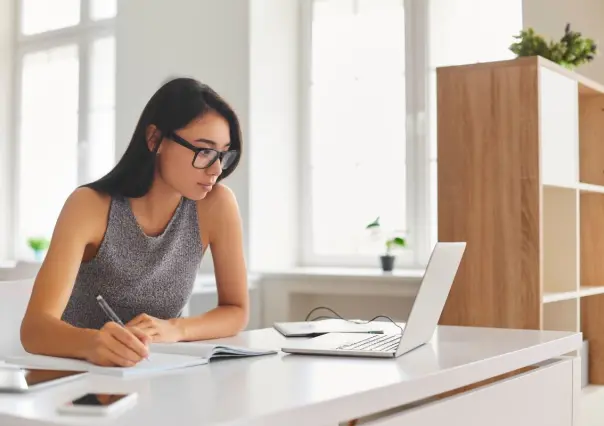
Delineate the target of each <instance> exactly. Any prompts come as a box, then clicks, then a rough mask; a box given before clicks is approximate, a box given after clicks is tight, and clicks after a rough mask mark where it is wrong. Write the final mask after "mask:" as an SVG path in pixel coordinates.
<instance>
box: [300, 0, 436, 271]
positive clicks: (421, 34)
mask: <svg viewBox="0 0 604 426" xmlns="http://www.w3.org/2000/svg"><path fill="white" fill-rule="evenodd" d="M315 1H317V0H301V1H300V56H299V61H300V90H299V96H300V105H299V109H300V132H299V134H300V144H299V152H298V154H299V158H300V165H299V166H300V167H299V169H300V178H299V182H300V184H299V195H300V197H299V201H300V206H301V215H300V227H299V235H298V240H299V241H300V244H299V251H298V259H299V261H298V263H299V265H300V266H302V267H321V266H333V267H352V268H358V267H361V268H365V267H371V268H374V267H376V266H377V265H378V262H379V259H378V255H375V256H367V255H359V256H352V255H347V256H346V255H341V256H324V255H319V254H317V253H315V252H314V251H313V238H312V232H310V230H312V226H313V223H312V203H313V196H312V188H311V185H312V182H311V180H312V177H311V176H312V175H311V138H310V127H311V126H310V124H311V123H310V119H311V99H310V93H311V84H312V83H311V72H312V64H311V57H312V16H313V6H314V3H315ZM319 1H320V0H319ZM400 1H401V2H402V3H403V7H404V9H405V29H404V30H405V87H406V110H407V111H406V112H407V117H406V150H407V151H406V158H407V163H406V173H407V175H406V182H407V185H406V192H407V194H406V195H407V197H406V198H407V206H406V211H407V221H406V222H407V227H408V232H407V239H408V244H409V247H408V248H407V249H405V250H402V251H398V252H397V253H395V254H396V257H397V260H396V263H395V269H421V268H423V267H425V266H426V264H427V262H428V260H429V257H430V252H431V250H432V247H431V246H432V244H431V241H432V238H433V236H431V227H430V225H431V221H430V218H431V215H432V214H433V213H434V212H433V209H434V206H431V205H430V145H429V133H428V132H429V127H428V120H429V119H430V117H429V116H428V114H429V96H428V95H429V93H428V90H429V68H428V58H429V55H428V53H429V52H428V46H429V43H428V41H429V40H428V30H429V23H428V12H429V5H428V4H427V3H428V2H426V1H425V0H400Z"/></svg>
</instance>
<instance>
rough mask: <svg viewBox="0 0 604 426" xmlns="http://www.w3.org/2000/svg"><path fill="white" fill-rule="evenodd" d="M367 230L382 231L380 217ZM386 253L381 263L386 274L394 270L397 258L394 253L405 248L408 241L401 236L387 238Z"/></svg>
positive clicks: (381, 257)
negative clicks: (395, 250)
mask: <svg viewBox="0 0 604 426" xmlns="http://www.w3.org/2000/svg"><path fill="white" fill-rule="evenodd" d="M366 229H368V230H370V231H381V224H380V218H379V216H378V217H377V218H376V219H375V220H374V221H373V222H371V223H370V224H369V225H367V226H366ZM385 246H386V251H385V252H384V253H383V254H382V255H380V262H381V264H382V270H383V271H384V272H390V271H392V270H393V269H394V261H395V258H396V257H395V256H394V255H393V254H392V251H393V250H394V249H395V248H405V247H406V246H407V241H406V240H405V238H404V237H402V236H400V235H392V236H389V237H387V238H386V241H385Z"/></svg>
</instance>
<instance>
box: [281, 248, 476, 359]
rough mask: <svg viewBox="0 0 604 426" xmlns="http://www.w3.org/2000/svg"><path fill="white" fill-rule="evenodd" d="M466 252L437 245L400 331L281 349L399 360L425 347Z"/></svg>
mask: <svg viewBox="0 0 604 426" xmlns="http://www.w3.org/2000/svg"><path fill="white" fill-rule="evenodd" d="M465 249H466V243H465V242H439V243H436V245H435V246H434V249H433V250H432V254H431V255H430V260H429V261H428V266H427V267H426V271H425V273H424V276H423V278H422V282H421V285H420V288H419V291H418V293H417V296H416V297H415V301H414V302H413V306H412V307H411V312H410V314H409V318H408V319H407V322H406V324H405V325H403V326H400V327H399V326H395V324H391V326H392V327H391V328H392V329H396V332H394V330H393V331H392V332H390V331H388V332H386V333H384V334H371V335H367V334H353V333H328V334H323V335H321V336H318V337H314V338H312V339H307V340H304V341H302V342H296V343H293V344H291V345H288V346H285V347H283V348H281V350H282V351H283V352H286V353H290V354H311V355H335V356H357V357H373V358H397V357H399V356H401V355H403V354H405V353H407V352H409V351H411V350H413V349H415V348H417V347H419V346H422V345H424V344H425V343H427V342H428V341H430V339H432V336H433V335H434V331H435V330H436V326H437V325H438V321H439V319H440V315H441V313H442V311H443V308H444V307H445V303H446V301H447V297H448V296H449V291H450V290H451V286H452V285H453V280H454V279H455V275H456V274H457V270H458V268H459V264H460V263H461V259H462V257H463V254H464V252H465Z"/></svg>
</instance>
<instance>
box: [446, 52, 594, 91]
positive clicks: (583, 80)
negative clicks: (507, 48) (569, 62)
mask: <svg viewBox="0 0 604 426" xmlns="http://www.w3.org/2000/svg"><path fill="white" fill-rule="evenodd" d="M508 66H541V67H544V68H548V69H550V70H552V71H554V72H556V73H558V74H561V75H564V76H566V77H568V78H570V79H572V80H575V81H576V82H577V83H578V84H579V93H580V94H584V95H601V94H604V85H602V84H600V83H597V82H595V81H593V80H591V79H589V78H587V77H585V76H583V75H582V74H579V73H578V72H576V71H572V70H569V69H567V68H564V67H563V66H561V65H558V64H557V63H555V62H552V61H550V60H549V59H545V58H543V57H541V56H525V57H520V58H512V59H503V60H499V61H491V62H476V63H470V64H460V65H446V66H442V67H437V68H436V72H437V73H439V72H440V70H447V71H456V70H460V71H464V70H467V69H476V68H498V67H508Z"/></svg>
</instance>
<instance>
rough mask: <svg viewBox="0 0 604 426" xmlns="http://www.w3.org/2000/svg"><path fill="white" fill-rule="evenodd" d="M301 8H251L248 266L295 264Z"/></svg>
mask: <svg viewBox="0 0 604 426" xmlns="http://www.w3.org/2000/svg"><path fill="white" fill-rule="evenodd" d="M298 12H299V7H298V1H297V0H253V1H252V2H251V10H250V13H251V14H250V48H251V52H250V76H249V78H250V91H251V92H250V133H249V138H248V139H247V140H248V142H249V146H250V148H249V150H248V155H249V156H250V172H251V173H250V176H249V189H250V203H251V204H250V210H249V212H250V259H249V260H250V262H249V263H250V268H251V269H253V270H266V269H274V268H287V267H293V266H295V264H296V261H297V254H298V253H297V251H296V248H297V247H298V246H299V243H298V241H299V238H298V230H299V226H298V224H299V220H298V211H299V209H298V163H299V161H298V157H299V156H298V133H299V132H298V129H299V127H298V126H299V123H298V120H299V109H298V104H299V102H298V100H299V96H298V92H299V88H300V80H299V79H300V72H299V71H300V69H299V61H298V58H299V49H298V46H299V25H298V24H299V13H298Z"/></svg>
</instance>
